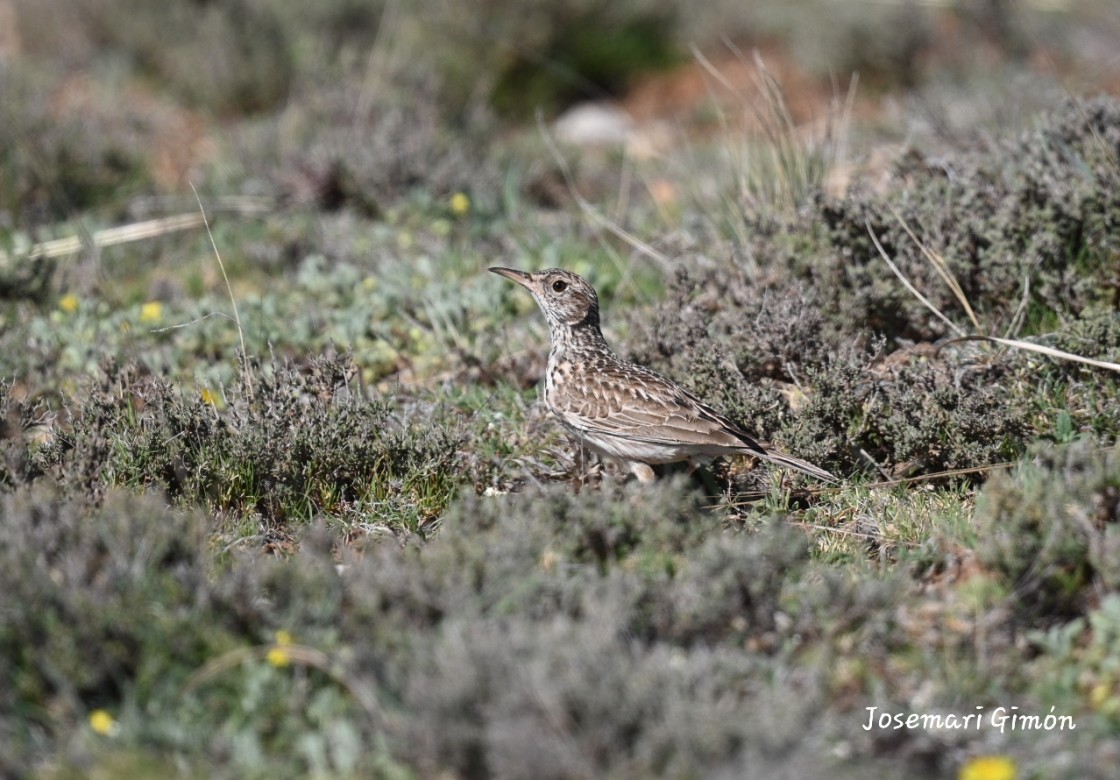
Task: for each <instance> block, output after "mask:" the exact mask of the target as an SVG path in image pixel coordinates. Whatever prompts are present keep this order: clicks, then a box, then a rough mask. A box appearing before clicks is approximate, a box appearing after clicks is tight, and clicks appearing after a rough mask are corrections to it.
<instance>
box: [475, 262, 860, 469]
mask: <svg viewBox="0 0 1120 780" xmlns="http://www.w3.org/2000/svg"><path fill="white" fill-rule="evenodd" d="M490 271H491V272H493V273H496V274H499V275H501V276H504V277H506V278H507V279H511V280H513V281H514V282H517V283H518V284H519V285H521V286H522V287H524V288H525V289H527V290H528V291H529V292H531V293H532V294H533V298H534V299H536V301H537V305H538V306H540V308H541V311H542V312H544V316H545V319H547V320H548V328H549V332H550V334H551V338H552V349H551V351H550V352H549V355H548V370H547V372H546V374H545V388H544V400H545V404H546V405H547V406H548V408H549V410H550V411H551V412H552V413H553V414H554V415H555V416H556V417H557V418H558V419H559V421H560V423H561V424H562V425H563V426H564V428H566V429H567V430H568V432H569V433H570V434H571V435H572V436H573V437H574V438H575V439H576V441H577V442H578V444H579V445H580V448H581V449H582V448H586V449H588V450H589V451H591V452H594V453H596V454H598V455H600V456H604V457H607V458H610V459H612V460H615V461H618V462H619V463H621V464H622V465H624V466H625V467H627V468H629V470H630V471H631V472H632V473H633V474H634V475H635V476H636V477H637V478H638V479H639V480H641V481H642V482H652V481H653V480H654V479H655V475H654V472H653V469H652V468H651V466H653V465H658V464H663V463H679V462H682V461H688V462H689V464H690V467H691V468H693V469H695V468H696V467H698V466H700V465H702V464H703V463H705V462H707V461H709V460H711V459H713V458H716V457H719V456H721V455H735V454H742V455H751V456H753V457H756V458H761V459H762V460H766V461H769V462H771V463H774V464H777V465H779V466H787V467H789V468H793V469H797V470H798V471H802V472H804V473H806V474H809V475H810V476H813V477H816V478H817V479H820V480H825V481H827V482H838V481H839V480H837V478H836V477H834V476H833V475H832V474H829V473H828V472H827V471H825V470H824V469H822V468H818V467H817V466H814V465H813V464H812V463H809V462H807V461H804V460H801V459H800V458H795V457H793V456H791V455H786V454H785V453H782V452H779V451H778V450H776V449H774V448H773V447H771V446H769V445H767V444H764V443H763V442H760V441H758V440H757V439H755V438H754V437H753V436H751V435H750V434H749V433H747V432H746V431H744V430H743V429H742V428H741V427H740V426H738V425H737V424H735V423H734V422H733V421H732V420H731V419H729V418H728V417H726V416H725V415H723V414H721V413H719V412H718V411H716V410H715V409H713V408H712V407H710V406H708V405H707V404H705V403H704V402H703V401H701V400H700V399H698V398H696V396H694V395H692V394H691V393H689V392H688V391H687V390H685V389H684V388H682V387H681V386H679V385H677V384H676V383H675V382H673V381H672V380H670V379H666V378H665V377H663V376H661V375H660V374H658V373H656V372H654V371H651V370H649V369H648V368H644V367H642V366H639V365H637V364H636V363H631V362H630V361H627V360H623V359H622V358H620V357H619V356H618V355H616V354H615V352H614V350H612V349H611V348H610V346H609V345H608V344H607V342H606V339H604V338H603V333H602V331H601V330H600V328H599V296H598V295H597V294H596V293H595V288H593V287H592V286H591V285H590V284H588V282H587V281H586V280H585V279H584V278H583V277H581V276H578V275H577V274H574V273H571V272H570V271H564V270H561V269H559V268H550V269H548V270H546V271H540V272H538V273H526V272H524V271H516V270H514V269H512V268H491V269H490Z"/></svg>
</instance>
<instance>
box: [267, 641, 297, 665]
mask: <svg viewBox="0 0 1120 780" xmlns="http://www.w3.org/2000/svg"><path fill="white" fill-rule="evenodd" d="M264 658H265V660H266V661H268V662H269V663H270V664H272V665H273V666H275V667H276V668H277V669H283V668H284V667H285V666H287V665H288V664H290V663H291V662H292V654H291V653H289V652H288V648H286V647H280V645H273V646H272V647H270V648H268V652H267V653H265V656H264Z"/></svg>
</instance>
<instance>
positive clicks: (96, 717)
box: [89, 710, 117, 737]
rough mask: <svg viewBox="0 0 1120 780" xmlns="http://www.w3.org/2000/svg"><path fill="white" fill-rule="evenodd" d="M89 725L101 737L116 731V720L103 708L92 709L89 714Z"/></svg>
mask: <svg viewBox="0 0 1120 780" xmlns="http://www.w3.org/2000/svg"><path fill="white" fill-rule="evenodd" d="M89 727H90V728H91V729H93V730H94V731H95V732H97V733H98V734H100V735H101V736H103V737H109V736H112V735H113V734H114V733H116V731H117V721H116V719H115V718H114V717H113V716H112V715H110V714H109V713H108V712H106V711H105V710H94V711H93V712H91V713H90V714H89Z"/></svg>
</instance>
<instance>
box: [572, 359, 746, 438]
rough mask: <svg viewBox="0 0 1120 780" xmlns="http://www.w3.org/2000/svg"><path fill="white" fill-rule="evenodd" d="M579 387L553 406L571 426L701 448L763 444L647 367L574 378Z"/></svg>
mask: <svg viewBox="0 0 1120 780" xmlns="http://www.w3.org/2000/svg"><path fill="white" fill-rule="evenodd" d="M579 383H580V384H581V385H582V387H583V390H584V392H581V393H578V394H576V393H565V394H564V395H563V397H562V398H558V399H557V401H558V403H553V404H552V406H553V410H554V411H555V412H556V413H557V414H558V415H559V416H560V417H561V419H563V420H564V422H565V423H567V424H568V425H569V426H570V427H572V428H575V429H577V430H580V429H582V430H585V431H589V432H594V433H598V434H601V435H610V436H617V437H619V438H626V439H630V440H634V441H645V442H678V443H681V444H685V445H694V446H697V447H706V448H717V449H721V448H726V449H727V450H744V449H745V450H750V451H753V452H756V453H757V454H758V455H762V456H764V455H765V454H766V448H765V447H764V446H763V445H762V444H761V443H760V442H758V441H756V440H755V439H754V438H753V437H752V436H750V434H748V433H747V432H746V431H744V430H743V429H742V428H740V427H739V426H738V425H736V424H735V423H734V422H732V421H731V420H729V419H728V418H727V417H725V416H723V415H722V414H720V413H719V412H717V411H716V410H715V409H713V408H711V407H710V406H708V405H707V404H705V403H703V402H702V401H700V400H699V399H697V398H696V397H695V396H693V395H692V394H691V393H689V392H688V391H687V390H685V389H684V388H682V387H680V386H679V385H677V384H676V383H674V382H672V381H671V380H669V379H666V378H665V377H663V376H661V375H660V374H657V373H655V372H653V371H650V370H649V369H646V368H642V367H640V366H634V365H626V366H625V367H624V369H623V370H619V371H609V370H607V371H604V370H598V371H595V372H591V373H588V374H586V375H583V376H581V377H579Z"/></svg>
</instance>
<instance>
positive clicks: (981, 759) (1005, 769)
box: [958, 756, 1016, 780]
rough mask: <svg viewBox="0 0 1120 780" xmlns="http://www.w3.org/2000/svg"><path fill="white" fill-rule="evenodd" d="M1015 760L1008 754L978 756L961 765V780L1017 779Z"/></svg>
mask: <svg viewBox="0 0 1120 780" xmlns="http://www.w3.org/2000/svg"><path fill="white" fill-rule="evenodd" d="M1015 776H1016V771H1015V762H1014V761H1012V760H1011V759H1010V758H1008V757H1007V756H977V757H976V758H973V759H970V760H969V761H968V763H966V764H965V765H964V766H962V767H961V773H960V774H959V775H958V778H959V780H1015Z"/></svg>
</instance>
